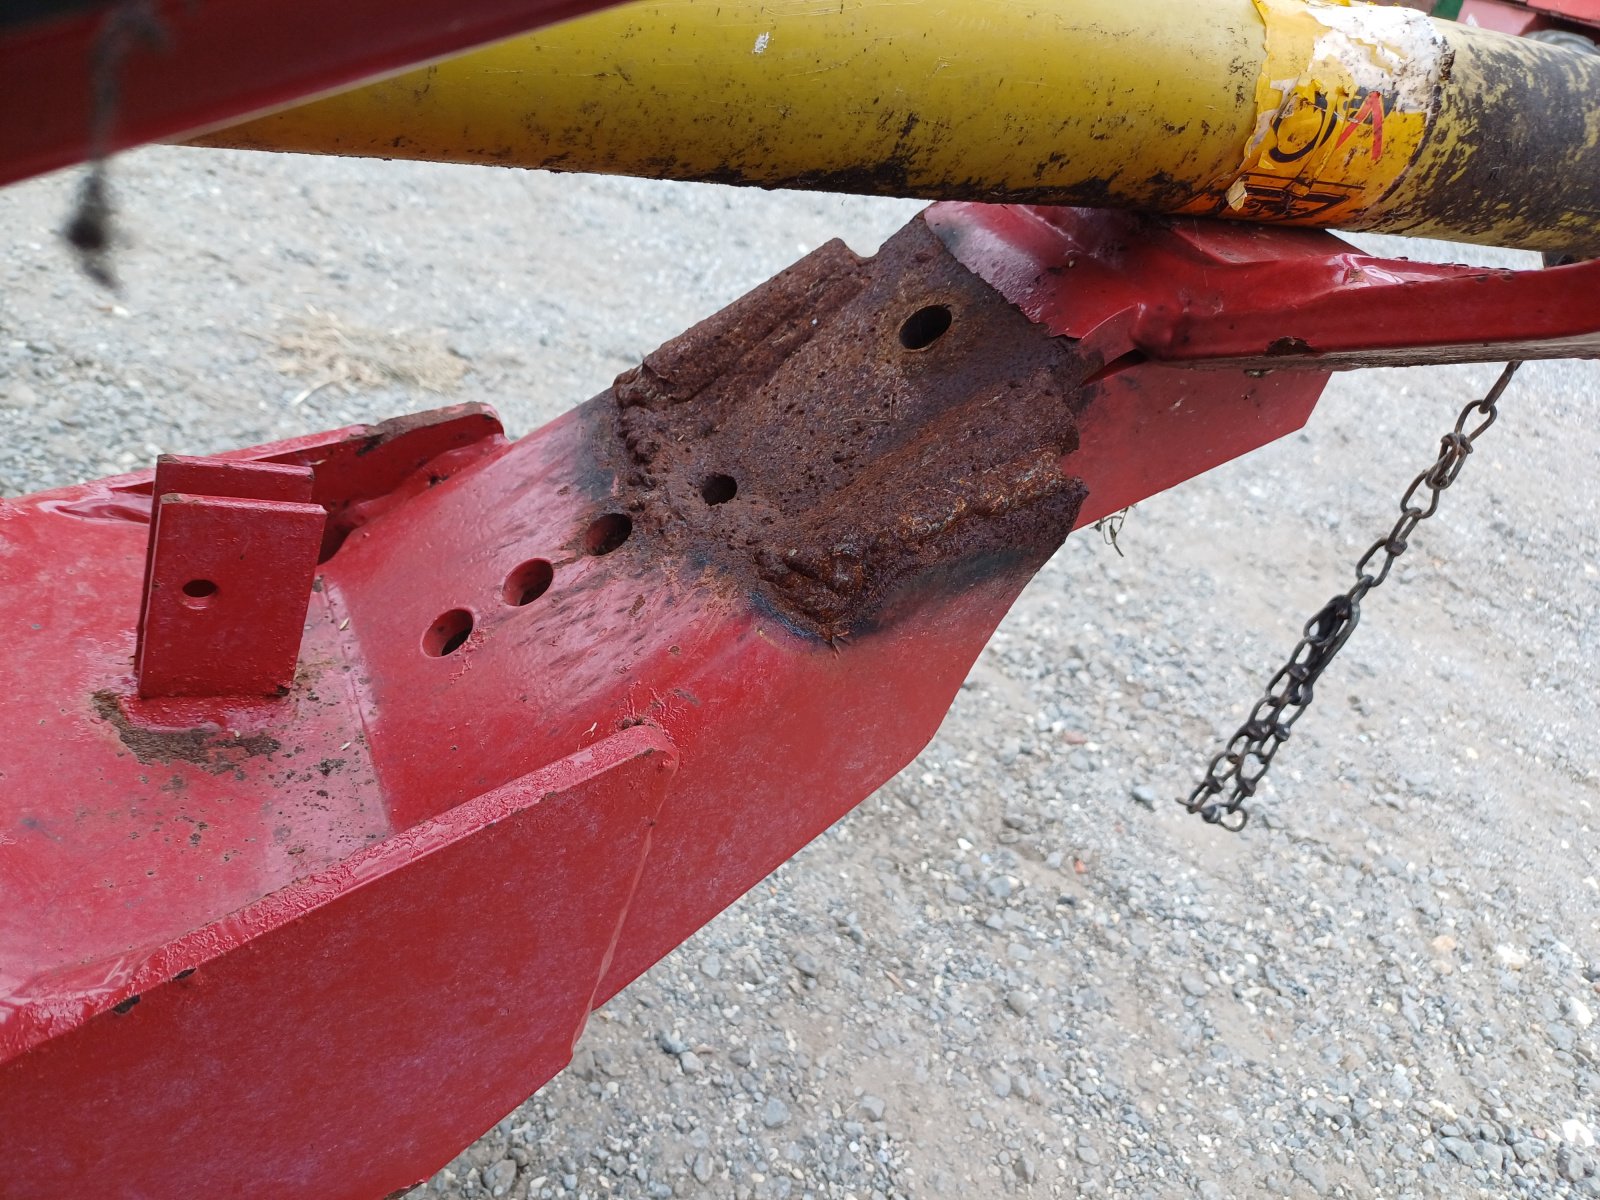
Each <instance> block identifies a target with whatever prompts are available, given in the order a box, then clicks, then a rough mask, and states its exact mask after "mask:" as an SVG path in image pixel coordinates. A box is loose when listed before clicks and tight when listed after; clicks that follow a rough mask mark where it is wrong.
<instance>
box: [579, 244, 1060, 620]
mask: <svg viewBox="0 0 1600 1200" xmlns="http://www.w3.org/2000/svg"><path fill="white" fill-rule="evenodd" d="M1089 371H1090V366H1089V364H1086V363H1085V362H1084V361H1083V359H1082V358H1081V356H1080V355H1078V354H1077V353H1076V351H1075V343H1073V342H1071V341H1069V340H1067V339H1063V338H1056V337H1052V336H1051V335H1050V333H1049V332H1048V331H1047V330H1046V329H1045V328H1043V327H1042V326H1040V325H1036V324H1034V323H1033V322H1030V321H1029V320H1027V318H1025V317H1024V316H1023V315H1022V314H1021V313H1020V312H1018V311H1017V309H1016V308H1014V307H1013V306H1011V305H1010V304H1007V303H1006V302H1005V301H1004V300H1003V299H1002V298H1001V297H1000V296H999V295H998V294H997V293H996V292H995V291H994V290H993V289H992V288H990V287H989V286H988V285H987V284H986V283H984V282H983V281H982V280H980V279H979V278H977V277H976V276H975V275H973V274H972V273H971V272H970V271H968V270H966V269H965V268H964V267H962V266H961V265H960V264H959V263H957V262H956V261H955V259H954V258H952V257H951V256H950V254H949V252H948V251H947V250H946V249H945V248H944V246H943V245H942V244H941V243H940V242H939V240H938V239H937V238H936V237H934V235H933V234H932V233H931V232H929V230H928V228H927V226H926V225H924V224H923V223H922V222H921V221H916V222H913V223H912V224H911V225H909V226H908V227H907V228H906V229H904V230H902V231H901V232H900V233H899V234H898V235H896V236H895V237H894V238H892V239H891V240H890V241H889V242H888V243H886V244H885V245H884V247H883V248H882V250H880V251H879V253H878V255H877V257H876V258H873V259H871V260H863V259H860V258H857V257H856V256H855V255H854V254H852V253H851V252H850V250H849V249H848V248H846V247H845V245H844V244H843V243H842V242H838V241H835V242H830V243H829V244H827V245H825V246H823V247H822V248H821V249H819V250H818V251H816V252H815V253H814V254H812V255H810V256H809V257H807V258H805V259H804V260H802V261H801V262H799V263H797V264H796V265H795V266H793V267H790V268H789V269H788V270H786V271H784V272H783V273H782V274H780V275H778V276H777V277H776V278H774V279H772V280H771V281H769V282H767V283H765V284H763V285H762V286H761V287H759V288H757V289H756V290H755V291H753V292H751V293H750V294H749V295H747V296H745V297H744V298H743V299H741V300H739V301H737V302H736V303H734V304H733V305H731V306H730V307H729V308H727V309H725V310H723V311H722V312H721V313H719V314H717V315H716V316H715V317H712V318H711V319H710V320H708V321H705V322H703V323H702V324H700V325H697V326H696V327H695V328H694V329H692V330H690V331H689V332H688V333H686V334H684V335H683V336H682V337H679V338H677V339H675V340H673V341H672V342H669V343H668V344H667V345H665V346H663V347H662V348H661V349H659V350H657V351H656V352H655V353H654V354H652V355H650V356H649V357H648V358H646V359H645V361H644V363H643V364H642V365H641V366H639V367H637V368H635V369H634V370H632V371H629V372H628V373H626V374H625V375H623V376H622V377H621V378H619V379H618V380H617V382H616V384H615V386H614V387H613V389H612V391H611V392H610V393H609V394H608V396H609V398H610V399H611V400H612V401H613V402H614V404H615V414H614V420H615V422H616V431H617V437H618V445H617V447H616V448H617V449H620V450H621V451H622V452H623V453H622V454H620V455H619V456H618V461H617V467H616V472H617V477H618V479H619V481H620V484H621V492H620V495H621V497H622V498H623V499H624V501H625V503H626V505H627V507H628V508H629V509H630V510H631V512H632V513H633V523H634V528H635V529H636V530H638V531H640V532H642V533H645V534H647V535H648V536H650V537H653V538H655V539H659V542H660V544H661V546H662V549H663V551H664V552H665V553H666V554H669V555H678V556H684V557H686V558H689V559H691V560H693V561H695V562H703V563H704V564H705V565H706V566H707V567H708V568H710V569H714V570H717V571H721V572H725V573H727V574H728V575H729V576H730V577H731V578H733V579H736V580H738V581H740V582H741V583H742V584H743V586H745V587H746V588H747V589H748V590H750V591H752V592H757V593H759V594H760V595H762V596H763V597H764V598H765V599H766V600H767V601H768V602H769V603H770V604H772V606H773V607H774V608H775V609H776V610H777V611H778V612H779V613H781V614H782V615H784V616H785V617H787V618H788V619H790V620H792V621H795V622H797V623H799V624H802V625H804V626H806V627H809V628H814V629H816V630H817V631H819V632H820V633H822V634H823V636H825V637H826V638H828V639H829V640H833V639H835V638H838V637H842V636H846V635H849V634H852V633H858V632H860V631H862V630H863V629H864V628H865V627H867V626H869V625H870V623H871V622H872V621H873V620H874V619H875V618H876V617H877V616H878V614H879V613H880V611H881V610H882V609H883V608H884V606H885V605H886V604H888V603H889V602H890V600H891V598H892V597H893V595H894V593H895V591H896V589H897V588H901V587H905V586H911V585H913V584H923V585H932V584H935V583H937V584H938V585H940V586H959V585H960V584H961V583H962V582H963V581H965V580H968V579H969V578H970V576H971V575H972V574H973V573H975V572H980V571H982V570H984V569H985V568H986V565H987V566H991V567H992V566H993V565H995V564H997V563H998V562H1000V561H1001V560H1004V561H1005V562H1007V563H1010V564H1017V565H1021V564H1028V567H1027V569H1028V570H1030V571H1031V570H1033V569H1036V568H1037V566H1038V564H1039V563H1041V562H1042V561H1043V559H1044V558H1045V557H1048V555H1049V554H1050V553H1052V552H1053V551H1054V549H1055V547H1056V546H1057V545H1058V544H1059V543H1060V541H1061V539H1062V538H1064V537H1065V536H1066V535H1067V533H1068V531H1070V530H1071V529H1072V527H1073V524H1074V522H1075V520H1076V518H1077V514H1078V509H1079V506H1080V505H1081V503H1082V501H1083V497H1084V488H1083V485H1082V483H1081V482H1080V481H1079V480H1077V479H1075V478H1072V477H1071V476H1070V475H1069V474H1068V473H1066V472H1065V471H1064V470H1063V468H1062V458H1063V456H1064V455H1067V454H1069V453H1070V452H1071V451H1073V450H1075V449H1077V444H1078V439H1077V430H1076V426H1075V424H1074V420H1073V412H1074V409H1075V407H1076V405H1077V403H1078V402H1079V400H1080V399H1081V383H1082V381H1083V379H1084V377H1085V376H1086V375H1087V374H1089Z"/></svg>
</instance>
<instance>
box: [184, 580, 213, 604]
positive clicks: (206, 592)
mask: <svg viewBox="0 0 1600 1200" xmlns="http://www.w3.org/2000/svg"><path fill="white" fill-rule="evenodd" d="M216 594H217V585H216V584H215V583H214V582H213V581H212V580H209V579H191V580H189V582H188V583H186V584H184V585H183V602H184V604H185V605H187V606H188V607H189V608H204V607H205V606H206V605H208V604H210V603H211V598H212V597H213V596H215V595H216Z"/></svg>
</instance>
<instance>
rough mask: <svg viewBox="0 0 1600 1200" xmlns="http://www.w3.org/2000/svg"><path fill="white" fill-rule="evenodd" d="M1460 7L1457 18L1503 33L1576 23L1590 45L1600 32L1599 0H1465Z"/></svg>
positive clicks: (1531, 30) (1523, 32) (1522, 32)
mask: <svg viewBox="0 0 1600 1200" xmlns="http://www.w3.org/2000/svg"><path fill="white" fill-rule="evenodd" d="M1441 7H1442V6H1441ZM1458 7H1459V9H1460V11H1459V12H1458V13H1457V14H1456V20H1458V21H1462V22H1464V23H1466V24H1469V25H1478V26H1481V27H1483V28H1484V29H1493V30H1496V31H1498V32H1500V33H1513V34H1519V35H1523V36H1526V35H1528V34H1535V33H1538V32H1539V31H1540V30H1553V29H1570V28H1572V27H1574V26H1576V27H1579V28H1580V29H1581V31H1582V33H1583V34H1584V35H1586V36H1587V37H1588V38H1589V40H1590V42H1591V44H1592V42H1593V40H1594V38H1595V36H1596V35H1597V34H1600V0H1526V2H1525V3H1512V2H1511V0H1463V2H1462V3H1460V4H1459V6H1458Z"/></svg>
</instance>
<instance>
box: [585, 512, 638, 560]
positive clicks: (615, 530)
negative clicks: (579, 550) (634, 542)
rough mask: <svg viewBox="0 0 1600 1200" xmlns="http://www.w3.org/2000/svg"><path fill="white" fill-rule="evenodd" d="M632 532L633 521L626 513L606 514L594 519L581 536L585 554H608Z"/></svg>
mask: <svg viewBox="0 0 1600 1200" xmlns="http://www.w3.org/2000/svg"><path fill="white" fill-rule="evenodd" d="M632 532H633V519H632V518H631V517H629V516H628V515H627V514H626V513H606V515H605V516H603V517H596V518H595V519H594V520H593V521H592V522H591V523H590V525H589V528H588V529H586V530H585V531H584V534H583V552H584V553H585V554H593V555H597V556H598V555H601V554H610V553H611V552H612V551H613V550H615V549H616V548H617V547H618V546H620V545H622V543H623V542H625V541H627V540H628V535H629V534H631V533H632Z"/></svg>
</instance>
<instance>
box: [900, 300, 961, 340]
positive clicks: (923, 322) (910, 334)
mask: <svg viewBox="0 0 1600 1200" xmlns="http://www.w3.org/2000/svg"><path fill="white" fill-rule="evenodd" d="M953 319H954V318H953V317H952V316H951V314H950V310H949V309H948V308H946V307H945V306H944V305H942V304H930V305H928V306H927V307H926V308H919V309H917V311H916V312H914V313H912V314H911V315H910V316H909V317H907V318H906V319H905V323H904V324H903V325H901V326H900V344H901V345H902V346H904V347H905V348H906V349H907V350H926V349H927V348H928V347H929V346H931V345H933V344H934V343H935V342H937V341H938V340H939V339H940V338H942V337H943V336H944V335H945V331H946V330H948V329H949V328H950V322H951V321H952V320H953Z"/></svg>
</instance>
